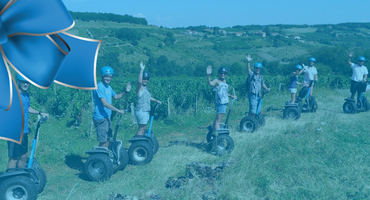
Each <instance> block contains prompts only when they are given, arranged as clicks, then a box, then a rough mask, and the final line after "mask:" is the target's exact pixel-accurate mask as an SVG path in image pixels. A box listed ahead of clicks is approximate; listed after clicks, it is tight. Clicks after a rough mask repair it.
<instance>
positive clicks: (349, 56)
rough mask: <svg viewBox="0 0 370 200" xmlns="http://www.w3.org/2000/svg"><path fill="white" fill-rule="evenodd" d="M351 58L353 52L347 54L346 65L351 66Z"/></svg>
mask: <svg viewBox="0 0 370 200" xmlns="http://www.w3.org/2000/svg"><path fill="white" fill-rule="evenodd" d="M352 56H353V52H352V51H351V52H350V53H349V54H348V64H349V65H351V66H352V63H351V58H352Z"/></svg>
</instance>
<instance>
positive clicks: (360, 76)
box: [348, 52, 369, 101]
mask: <svg viewBox="0 0 370 200" xmlns="http://www.w3.org/2000/svg"><path fill="white" fill-rule="evenodd" d="M352 56H353V53H352V52H351V53H349V55H348V64H349V65H350V66H351V68H352V78H351V90H350V91H351V99H354V98H355V95H356V92H357V101H358V100H359V98H360V94H361V92H363V88H362V87H361V86H362V83H364V82H366V79H367V74H369V72H368V71H367V67H365V66H364V62H365V58H364V57H363V56H360V57H359V58H358V61H357V64H354V63H352V62H351V58H352Z"/></svg>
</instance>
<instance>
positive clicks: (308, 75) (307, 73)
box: [303, 66, 317, 85]
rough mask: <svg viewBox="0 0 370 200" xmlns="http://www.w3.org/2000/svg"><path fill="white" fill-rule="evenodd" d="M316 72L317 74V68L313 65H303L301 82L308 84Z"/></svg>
mask: <svg viewBox="0 0 370 200" xmlns="http://www.w3.org/2000/svg"><path fill="white" fill-rule="evenodd" d="M316 74H317V70H316V67H315V66H312V67H308V66H304V79H303V83H304V84H307V85H308V84H310V81H312V80H314V78H315V75H316Z"/></svg>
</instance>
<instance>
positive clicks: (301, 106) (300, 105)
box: [297, 101, 303, 113]
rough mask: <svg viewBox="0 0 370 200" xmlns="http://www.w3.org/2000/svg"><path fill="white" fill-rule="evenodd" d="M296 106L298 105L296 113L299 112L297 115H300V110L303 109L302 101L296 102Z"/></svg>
mask: <svg viewBox="0 0 370 200" xmlns="http://www.w3.org/2000/svg"><path fill="white" fill-rule="evenodd" d="M297 104H298V111H299V113H302V110H303V109H302V108H303V104H302V101H298V102H297Z"/></svg>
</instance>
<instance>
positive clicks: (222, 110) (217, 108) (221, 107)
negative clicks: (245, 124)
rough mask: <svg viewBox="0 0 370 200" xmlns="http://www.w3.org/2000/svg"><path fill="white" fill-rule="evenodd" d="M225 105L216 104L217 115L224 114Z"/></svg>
mask: <svg viewBox="0 0 370 200" xmlns="http://www.w3.org/2000/svg"><path fill="white" fill-rule="evenodd" d="M226 107H227V104H216V112H217V113H226Z"/></svg>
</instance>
